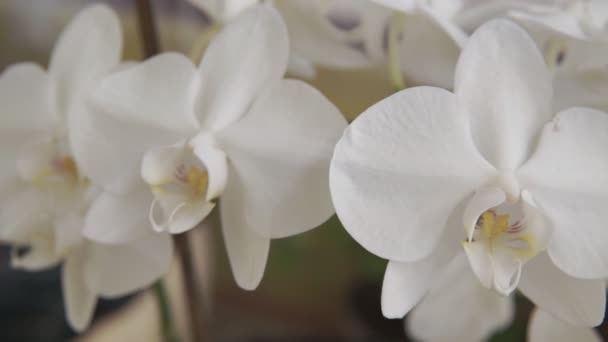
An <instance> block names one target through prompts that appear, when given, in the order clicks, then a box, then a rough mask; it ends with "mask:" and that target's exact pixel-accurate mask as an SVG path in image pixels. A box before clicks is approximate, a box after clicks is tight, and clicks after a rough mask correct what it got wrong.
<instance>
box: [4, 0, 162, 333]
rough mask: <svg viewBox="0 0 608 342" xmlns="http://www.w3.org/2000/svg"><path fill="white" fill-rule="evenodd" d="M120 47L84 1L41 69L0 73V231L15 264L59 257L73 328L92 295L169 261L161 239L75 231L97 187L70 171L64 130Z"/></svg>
mask: <svg viewBox="0 0 608 342" xmlns="http://www.w3.org/2000/svg"><path fill="white" fill-rule="evenodd" d="M120 49H121V32H120V23H119V21H118V18H117V17H116V15H115V14H114V13H113V12H112V10H111V9H109V8H108V7H106V6H103V5H96V6H91V7H89V8H87V9H85V10H83V11H82V12H81V13H80V14H78V15H77V16H76V17H75V18H74V19H73V21H72V22H71V23H70V24H69V25H68V27H67V28H66V29H65V30H64V32H63V33H62V35H61V37H60V38H59V41H58V42H57V45H56V47H55V49H54V51H53V54H52V57H51V60H50V63H49V69H48V72H46V71H44V70H43V69H42V68H40V67H39V66H37V65H35V64H31V63H22V64H17V65H13V66H10V67H8V68H7V70H6V71H5V72H4V73H3V74H2V76H0V108H2V113H3V115H2V116H1V118H0V120H1V122H2V124H1V126H0V132H1V133H0V135H1V138H0V139H1V142H0V149H1V153H0V155H1V159H0V161H1V164H0V165H1V169H0V189H1V191H0V193H1V194H2V197H1V198H0V237H1V238H2V240H4V241H6V242H10V243H13V244H15V245H16V246H15V247H14V249H13V254H12V257H11V262H12V264H13V266H15V267H19V268H24V269H27V270H39V269H44V268H48V267H52V266H55V265H57V264H59V263H61V262H64V264H63V269H62V273H63V288H64V300H65V305H66V312H67V318H68V321H69V323H70V325H71V326H72V327H73V328H74V329H76V330H83V329H84V328H86V327H87V325H88V324H89V321H90V319H91V316H92V313H93V309H94V307H95V303H96V301H97V297H98V296H105V297H114V296H117V295H124V294H126V293H128V292H131V291H134V290H137V289H140V288H142V287H144V286H147V285H148V284H150V283H151V282H152V281H154V280H156V279H157V278H159V277H160V276H161V275H162V274H163V273H164V272H165V271H166V270H167V268H168V264H169V261H170V260H171V242H170V240H169V237H168V236H162V235H148V236H140V237H141V239H140V240H138V241H135V242H133V243H130V244H124V245H101V244H95V243H92V242H90V241H87V240H86V239H85V238H84V237H83V235H82V231H83V229H84V226H85V221H86V216H87V213H88V208H89V205H90V204H91V203H93V204H95V203H97V201H98V198H99V197H98V196H99V194H100V193H101V191H100V189H99V188H98V187H97V186H96V185H95V184H94V183H93V184H92V183H91V182H90V179H89V178H88V177H87V175H86V173H83V172H82V170H81V169H80V167H79V161H78V159H77V158H76V157H75V156H74V154H73V148H74V145H73V141H72V139H71V136H70V134H71V133H72V131H73V129H74V123H75V122H76V121H77V119H78V117H79V116H80V115H82V114H83V113H84V111H85V109H84V107H83V100H84V98H85V96H86V94H87V92H88V91H89V90H90V89H91V87H93V86H94V85H95V83H96V82H97V81H98V80H99V79H100V78H101V77H102V76H104V75H105V74H107V73H108V72H109V71H110V70H111V69H113V68H115V67H116V66H117V65H118V63H119V61H120V52H121V51H120ZM102 196H103V194H102Z"/></svg>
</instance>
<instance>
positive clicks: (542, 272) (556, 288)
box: [519, 253, 606, 327]
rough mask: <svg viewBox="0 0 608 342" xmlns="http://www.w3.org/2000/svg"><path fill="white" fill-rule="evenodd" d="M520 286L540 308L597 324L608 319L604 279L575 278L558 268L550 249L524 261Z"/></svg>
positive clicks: (581, 322)
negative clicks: (605, 313) (605, 317)
mask: <svg viewBox="0 0 608 342" xmlns="http://www.w3.org/2000/svg"><path fill="white" fill-rule="evenodd" d="M519 290H520V291H521V292H522V293H523V294H524V295H526V297H528V298H529V299H530V300H531V301H532V302H533V303H534V304H536V305H537V306H538V307H539V308H541V309H542V310H544V311H547V312H549V313H551V314H553V315H554V316H555V317H557V318H559V319H561V320H564V321H566V322H568V323H570V324H574V325H583V326H588V327H589V326H596V325H598V324H600V323H601V322H602V320H603V319H604V309H605V306H606V291H605V287H604V282H603V280H585V279H577V278H572V277H570V276H568V275H567V274H565V273H564V272H562V271H561V270H560V269H559V268H557V267H556V266H555V265H554V264H553V263H552V262H551V260H550V259H549V257H548V256H547V254H546V253H542V254H539V255H538V256H536V257H535V258H533V259H532V260H530V261H529V262H527V263H526V265H524V269H523V274H522V276H521V280H520V281H519Z"/></svg>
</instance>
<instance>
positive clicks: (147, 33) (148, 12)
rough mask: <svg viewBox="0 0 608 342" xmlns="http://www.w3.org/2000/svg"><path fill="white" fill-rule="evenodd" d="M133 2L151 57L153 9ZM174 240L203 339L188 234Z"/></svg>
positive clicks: (154, 48) (155, 49) (197, 333)
mask: <svg viewBox="0 0 608 342" xmlns="http://www.w3.org/2000/svg"><path fill="white" fill-rule="evenodd" d="M135 4H136V6H137V18H138V21H139V29H140V31H141V37H142V43H143V48H144V55H145V57H146V58H148V57H152V56H154V55H156V54H157V53H159V52H160V44H159V41H158V34H157V30H156V25H155V21H154V10H153V8H152V4H151V3H150V0H135ZM174 241H175V244H176V246H177V251H178V253H179V256H180V261H181V263H182V266H183V267H182V270H183V272H182V273H183V275H184V290H185V291H184V293H185V299H186V300H185V302H186V306H187V307H188V313H189V317H190V330H191V337H192V340H193V341H195V342H201V341H205V340H206V338H205V337H206V336H205V333H204V332H205V331H206V329H205V328H206V327H205V320H204V318H205V315H204V313H203V311H202V310H203V306H202V300H201V297H200V291H198V286H197V282H196V269H195V267H194V263H193V262H192V252H191V250H190V243H189V241H188V235H187V234H186V233H184V234H180V235H176V236H174ZM167 298H168V297H167ZM165 333H166V332H165Z"/></svg>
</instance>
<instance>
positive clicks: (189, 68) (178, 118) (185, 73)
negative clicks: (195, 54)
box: [93, 52, 199, 134]
mask: <svg viewBox="0 0 608 342" xmlns="http://www.w3.org/2000/svg"><path fill="white" fill-rule="evenodd" d="M195 76H196V68H195V66H194V65H193V64H192V62H191V61H190V60H189V59H188V58H186V57H184V56H182V55H179V54H177V53H171V52H168V53H164V54H161V55H158V56H155V57H152V58H150V59H149V60H147V61H145V62H143V63H141V64H138V65H135V66H132V67H128V68H125V69H124V70H122V71H118V72H115V73H113V74H111V75H109V76H108V77H106V78H104V79H103V80H102V81H101V84H100V85H99V87H98V89H97V90H96V91H95V94H94V98H93V103H94V104H95V105H96V106H97V107H99V108H100V109H102V110H103V111H104V112H105V113H108V114H111V115H114V116H116V117H118V118H120V119H123V120H125V121H127V122H134V123H139V124H145V125H151V126H153V127H158V128H163V129H167V130H171V131H173V132H176V133H181V134H193V133H194V132H196V130H197V129H198V128H199V123H198V122H197V119H196V116H195V115H194V112H193V109H192V108H193V101H194V91H195Z"/></svg>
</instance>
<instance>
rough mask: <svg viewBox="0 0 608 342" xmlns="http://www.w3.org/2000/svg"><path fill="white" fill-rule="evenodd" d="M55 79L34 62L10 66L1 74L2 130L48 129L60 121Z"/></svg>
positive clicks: (0, 121) (0, 129)
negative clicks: (51, 78) (55, 100)
mask: <svg viewBox="0 0 608 342" xmlns="http://www.w3.org/2000/svg"><path fill="white" fill-rule="evenodd" d="M52 95H53V82H52V80H50V79H49V76H48V74H47V73H46V72H45V71H44V70H43V69H42V68H41V67H40V66H38V65H36V64H33V63H19V64H15V65H11V66H9V67H7V68H6V69H5V70H4V72H3V73H2V74H1V75H0V103H2V115H1V116H0V131H2V133H3V134H4V131H20V132H28V131H33V132H36V131H40V130H48V129H50V128H52V127H53V125H54V124H55V123H56V119H57V118H56V115H57V114H56V111H55V102H54V98H53V96H52Z"/></svg>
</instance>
